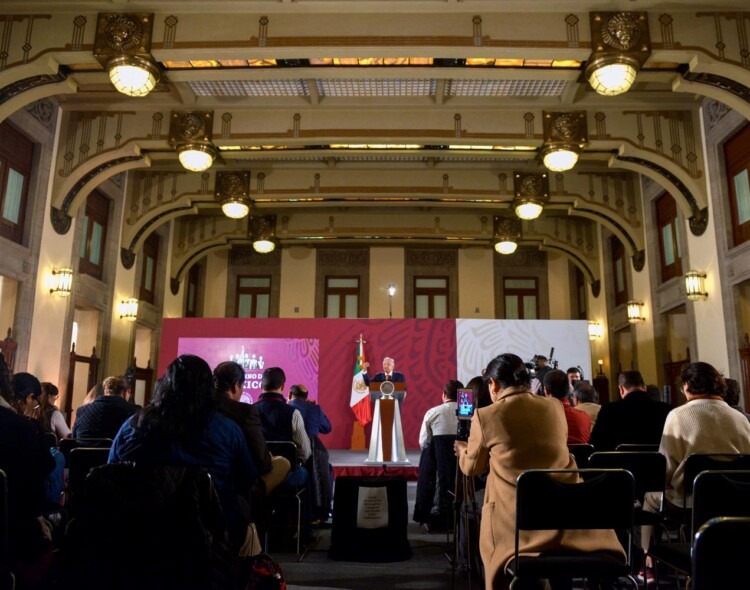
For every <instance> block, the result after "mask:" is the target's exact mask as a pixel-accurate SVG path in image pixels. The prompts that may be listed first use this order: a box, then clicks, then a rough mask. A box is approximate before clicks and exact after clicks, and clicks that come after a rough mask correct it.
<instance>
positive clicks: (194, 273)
mask: <svg viewBox="0 0 750 590" xmlns="http://www.w3.org/2000/svg"><path fill="white" fill-rule="evenodd" d="M200 283H201V267H200V266H198V265H197V264H194V265H193V266H191V267H190V271H189V272H188V276H187V285H186V286H187V292H186V293H185V317H186V318H195V317H198V289H199V287H200Z"/></svg>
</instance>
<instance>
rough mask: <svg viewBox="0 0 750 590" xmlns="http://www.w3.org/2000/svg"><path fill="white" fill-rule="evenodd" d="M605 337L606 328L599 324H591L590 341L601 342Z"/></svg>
mask: <svg viewBox="0 0 750 590" xmlns="http://www.w3.org/2000/svg"><path fill="white" fill-rule="evenodd" d="M602 336H604V326H602V325H601V323H599V322H589V340H599V339H600V338H602Z"/></svg>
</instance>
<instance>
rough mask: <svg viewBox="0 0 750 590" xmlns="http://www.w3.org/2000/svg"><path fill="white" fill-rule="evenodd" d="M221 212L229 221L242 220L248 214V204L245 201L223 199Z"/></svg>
mask: <svg viewBox="0 0 750 590" xmlns="http://www.w3.org/2000/svg"><path fill="white" fill-rule="evenodd" d="M221 212H222V213H224V215H226V216H227V217H229V218H230V219H242V218H243V217H246V216H247V214H248V213H250V204H249V201H248V200H247V199H241V198H233V199H225V200H224V201H222V202H221Z"/></svg>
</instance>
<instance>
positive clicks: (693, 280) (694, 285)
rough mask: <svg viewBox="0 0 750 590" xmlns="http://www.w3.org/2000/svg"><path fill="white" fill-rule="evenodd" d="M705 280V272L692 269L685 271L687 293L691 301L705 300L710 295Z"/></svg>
mask: <svg viewBox="0 0 750 590" xmlns="http://www.w3.org/2000/svg"><path fill="white" fill-rule="evenodd" d="M705 281H706V273H705V272H699V271H697V270H691V271H690V272H686V273H685V294H686V295H687V298H688V299H690V301H700V300H705V299H706V298H707V297H708V293H707V292H706V283H705Z"/></svg>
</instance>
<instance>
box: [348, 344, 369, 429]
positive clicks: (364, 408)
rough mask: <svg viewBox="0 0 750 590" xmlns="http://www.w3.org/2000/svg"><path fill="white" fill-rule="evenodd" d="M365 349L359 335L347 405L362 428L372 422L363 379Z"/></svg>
mask: <svg viewBox="0 0 750 590" xmlns="http://www.w3.org/2000/svg"><path fill="white" fill-rule="evenodd" d="M364 362H365V347H364V340H362V335H361V334H360V336H359V340H358V341H357V360H356V362H355V363H354V377H353V378H352V397H351V399H350V401H349V405H350V406H351V408H352V412H354V416H355V417H356V418H357V422H359V423H360V424H361V425H362V426H364V425H365V424H367V423H369V422H372V408H371V407H370V390H369V389H368V388H367V385H365V378H364V367H363V365H364Z"/></svg>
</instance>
